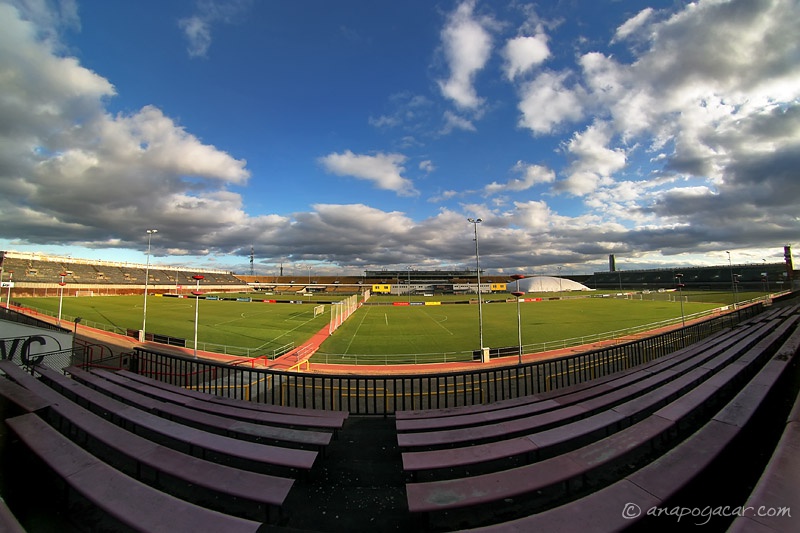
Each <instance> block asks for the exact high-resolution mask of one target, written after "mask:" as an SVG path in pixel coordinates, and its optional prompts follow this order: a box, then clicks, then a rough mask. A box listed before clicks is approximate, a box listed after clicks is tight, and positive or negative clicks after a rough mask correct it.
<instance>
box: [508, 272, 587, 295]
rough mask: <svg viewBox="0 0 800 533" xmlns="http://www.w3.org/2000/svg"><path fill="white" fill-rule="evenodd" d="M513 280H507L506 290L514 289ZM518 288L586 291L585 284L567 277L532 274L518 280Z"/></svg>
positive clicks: (539, 290)
mask: <svg viewBox="0 0 800 533" xmlns="http://www.w3.org/2000/svg"><path fill="white" fill-rule="evenodd" d="M516 288H517V285H516V282H515V281H511V282H508V290H510V291H514V290H516ZM519 290H520V291H522V292H558V291H565V292H566V291H588V290H591V289H589V287H587V286H586V285H583V284H581V283H578V282H577V281H572V280H571V279H567V278H556V277H553V276H532V277H530V278H525V279H521V280H519Z"/></svg>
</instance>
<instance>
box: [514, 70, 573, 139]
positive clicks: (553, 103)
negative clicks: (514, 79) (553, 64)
mask: <svg viewBox="0 0 800 533" xmlns="http://www.w3.org/2000/svg"><path fill="white" fill-rule="evenodd" d="M568 75H569V74H568V73H567V72H561V73H556V72H543V73H542V74H539V75H538V76H537V77H536V79H534V80H533V81H531V82H529V83H526V84H525V85H523V86H522V88H521V99H520V102H519V105H518V107H519V110H520V111H521V112H522V116H521V117H520V119H519V125H520V126H521V127H524V128H528V129H530V130H532V131H533V132H534V133H536V134H547V133H551V132H552V131H553V130H554V129H555V128H556V127H557V126H558V125H560V124H562V123H563V122H573V121H576V120H579V119H580V118H581V117H582V116H583V103H582V100H581V99H582V97H583V90H582V89H581V88H580V87H579V86H575V87H574V88H572V89H570V88H567V87H566V86H565V81H566V79H567V77H568Z"/></svg>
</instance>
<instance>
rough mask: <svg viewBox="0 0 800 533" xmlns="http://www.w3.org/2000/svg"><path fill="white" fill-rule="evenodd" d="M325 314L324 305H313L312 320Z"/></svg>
mask: <svg viewBox="0 0 800 533" xmlns="http://www.w3.org/2000/svg"><path fill="white" fill-rule="evenodd" d="M324 312H325V306H324V305H315V306H314V318H317V317H318V316H319V315H321V314H322V313H324Z"/></svg>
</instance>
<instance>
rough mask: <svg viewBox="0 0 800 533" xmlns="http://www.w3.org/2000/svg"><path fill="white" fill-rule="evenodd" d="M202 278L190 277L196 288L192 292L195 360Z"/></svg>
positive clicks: (197, 276)
mask: <svg viewBox="0 0 800 533" xmlns="http://www.w3.org/2000/svg"><path fill="white" fill-rule="evenodd" d="M203 277H204V276H201V275H199V274H198V275H196V276H192V279H193V280H195V281H197V288H196V289H195V290H193V291H192V294H194V358H195V359H197V318H198V315H199V312H198V309H199V307H200V295H201V294H202V293H201V292H200V280H201V279H203Z"/></svg>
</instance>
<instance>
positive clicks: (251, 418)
mask: <svg viewBox="0 0 800 533" xmlns="http://www.w3.org/2000/svg"><path fill="white" fill-rule="evenodd" d="M66 371H67V372H68V373H72V367H71V368H68V369H66ZM90 372H91V374H93V375H96V376H98V377H100V378H103V379H105V380H107V381H111V382H112V383H115V384H117V385H120V386H122V387H126V388H128V389H131V390H134V391H136V392H138V393H140V394H144V395H146V396H150V397H152V398H155V399H157V400H161V401H164V402H169V403H174V404H178V405H182V406H184V407H189V408H191V409H195V410H198V411H205V412H207V413H211V414H215V415H220V416H225V417H228V418H235V419H237V420H242V421H245V422H252V423H255V424H262V425H268V426H278V427H287V428H295V429H303V430H315V429H326V430H338V429H341V428H342V424H343V419H342V418H326V417H319V416H297V415H289V414H285V413H274V412H268V411H255V410H253V409H245V408H242V407H240V406H233V405H228V404H220V403H216V402H210V401H208V400H207V399H205V398H196V397H192V396H188V395H186V394H181V393H178V392H175V391H171V390H166V389H163V388H160V387H154V386H152V385H149V384H145V383H142V382H141V381H137V380H133V379H130V378H127V377H125V376H122V375H120V374H119V373H117V372H109V371H107V370H94V369H93V370H91V371H90Z"/></svg>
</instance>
